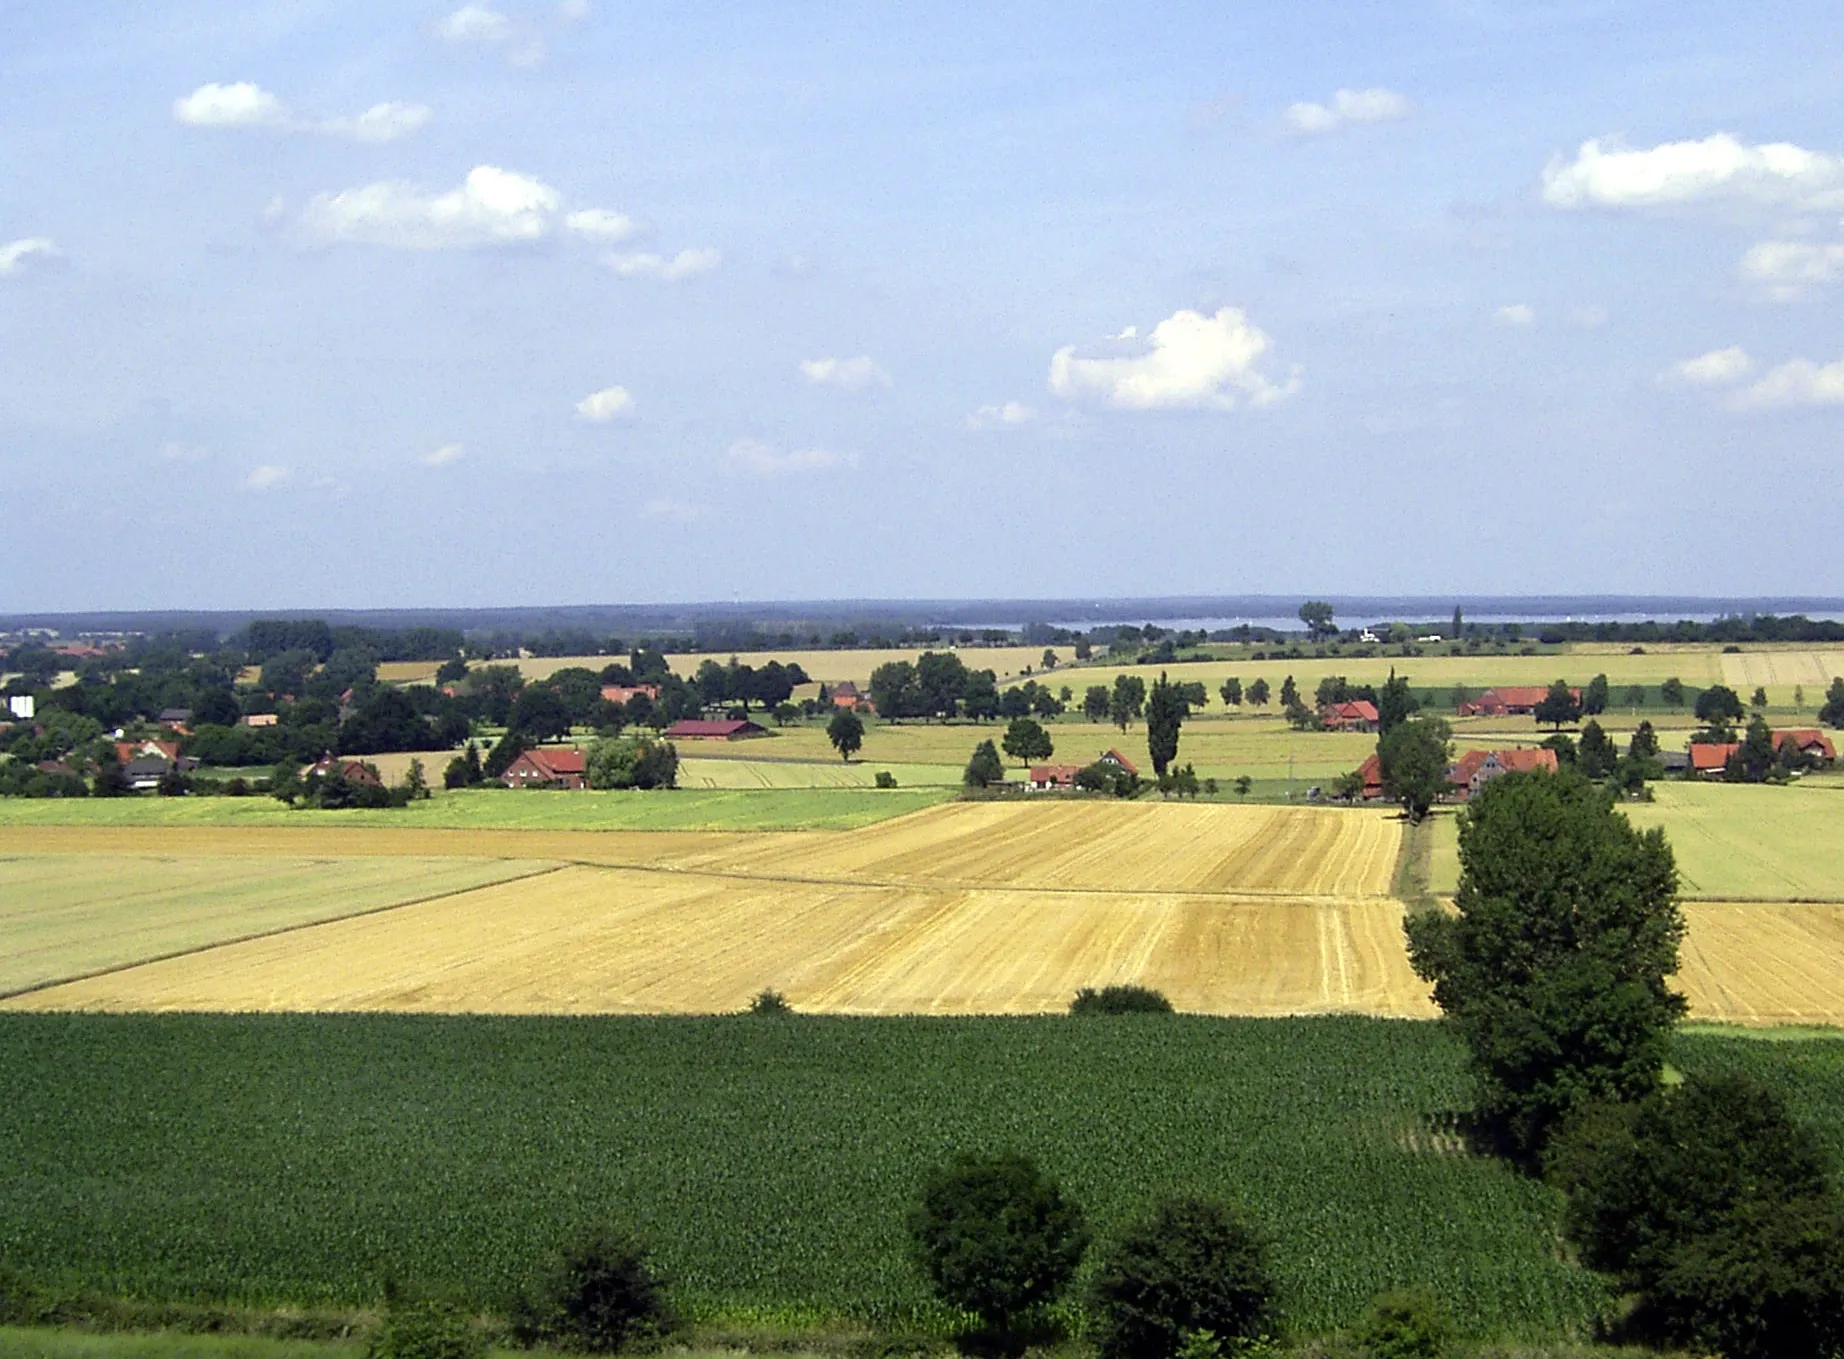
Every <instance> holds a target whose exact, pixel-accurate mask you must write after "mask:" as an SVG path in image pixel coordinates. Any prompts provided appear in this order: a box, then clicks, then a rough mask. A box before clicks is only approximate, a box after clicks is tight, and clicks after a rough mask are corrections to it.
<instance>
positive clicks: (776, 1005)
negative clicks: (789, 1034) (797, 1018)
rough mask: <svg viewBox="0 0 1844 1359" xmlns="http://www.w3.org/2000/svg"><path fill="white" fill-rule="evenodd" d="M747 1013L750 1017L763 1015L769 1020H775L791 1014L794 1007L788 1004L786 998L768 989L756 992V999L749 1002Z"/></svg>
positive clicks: (772, 989)
mask: <svg viewBox="0 0 1844 1359" xmlns="http://www.w3.org/2000/svg"><path fill="white" fill-rule="evenodd" d="M749 1013H750V1014H752V1015H764V1016H767V1017H769V1018H776V1017H778V1016H781V1015H791V1014H793V1013H794V1007H793V1006H792V1005H789V1004H788V998H787V997H786V996H784V995H782V994H781V993H780V992H779V991H777V990H775V989H774V988H772V987H770V988H767V989H764V990H762V991H760V992H758V993H757V994H756V998H755V999H754V1000H752V1001H750V1002H749Z"/></svg>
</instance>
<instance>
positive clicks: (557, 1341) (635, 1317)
mask: <svg viewBox="0 0 1844 1359" xmlns="http://www.w3.org/2000/svg"><path fill="white" fill-rule="evenodd" d="M674 1324H675V1322H674V1318H673V1314H672V1308H671V1305H670V1304H669V1303H668V1301H667V1298H666V1289H665V1285H664V1284H663V1283H662V1282H661V1280H660V1279H659V1276H658V1275H656V1274H655V1273H654V1272H653V1269H652V1266H651V1265H649V1264H648V1262H647V1248H646V1246H645V1245H644V1244H643V1243H642V1242H641V1241H640V1240H639V1239H637V1238H635V1237H633V1236H629V1235H627V1234H626V1233H624V1232H617V1231H606V1230H604V1231H599V1232H594V1233H591V1234H589V1235H587V1236H584V1237H581V1238H579V1239H577V1240H575V1241H573V1242H570V1243H569V1244H567V1245H565V1246H564V1247H563V1249H562V1250H561V1251H559V1252H558V1254H557V1256H556V1257H555V1258H554V1259H553V1260H552V1261H551V1262H550V1263H549V1265H548V1266H547V1267H546V1268H545V1269H544V1271H543V1272H542V1273H541V1274H540V1276H539V1278H538V1280H537V1282H536V1283H535V1285H534V1286H533V1287H532V1289H531V1290H530V1291H529V1292H528V1293H527V1294H526V1295H525V1296H524V1297H523V1298H522V1299H521V1300H520V1302H519V1305H518V1307H517V1309H516V1312H515V1315H514V1318H513V1331H514V1334H515V1335H516V1336H517V1337H518V1338H519V1339H520V1340H521V1341H523V1342H524V1343H526V1344H534V1343H542V1344H547V1345H555V1346H557V1347H558V1348H560V1349H567V1350H576V1351H579V1352H582V1353H586V1354H614V1353H617V1352H618V1351H620V1350H623V1349H625V1348H627V1347H628V1346H629V1345H633V1344H638V1343H644V1342H647V1341H652V1340H657V1339H659V1338H660V1337H661V1336H664V1335H666V1334H668V1333H669V1332H670V1331H671V1330H672V1328H673V1326H674Z"/></svg>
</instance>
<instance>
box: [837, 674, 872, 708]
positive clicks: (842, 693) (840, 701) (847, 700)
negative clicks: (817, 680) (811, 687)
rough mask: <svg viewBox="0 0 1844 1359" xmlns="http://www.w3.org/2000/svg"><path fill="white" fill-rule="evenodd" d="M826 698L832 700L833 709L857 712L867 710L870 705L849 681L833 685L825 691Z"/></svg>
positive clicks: (841, 681)
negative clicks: (862, 709)
mask: <svg viewBox="0 0 1844 1359" xmlns="http://www.w3.org/2000/svg"><path fill="white" fill-rule="evenodd" d="M827 697H829V698H830V699H831V700H832V706H833V707H835V708H849V709H851V710H852V711H853V712H856V711H858V709H860V708H868V707H869V706H870V704H871V701H870V700H869V699H868V698H866V697H865V696H864V694H863V693H862V692H861V691H860V690H859V688H858V686H857V685H856V684H853V683H852V682H851V681H850V680H840V681H839V682H838V683H837V684H835V685H833V686H832V687H831V688H830V689H828V690H827Z"/></svg>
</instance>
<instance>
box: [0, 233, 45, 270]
mask: <svg viewBox="0 0 1844 1359" xmlns="http://www.w3.org/2000/svg"><path fill="white" fill-rule="evenodd" d="M59 254H60V252H59V250H58V247H57V246H56V245H55V244H53V243H52V240H51V238H50V237H49V236H27V237H25V238H24V239H23V240H17V241H9V242H8V243H7V244H5V245H0V278H5V277H6V276H7V275H8V274H16V273H18V272H19V271H20V270H21V269H23V268H24V267H25V264H26V261H27V260H29V259H32V258H33V257H34V256H37V257H39V258H42V259H57V258H58V256H59Z"/></svg>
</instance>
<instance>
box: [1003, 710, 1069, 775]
mask: <svg viewBox="0 0 1844 1359" xmlns="http://www.w3.org/2000/svg"><path fill="white" fill-rule="evenodd" d="M1001 745H1002V746H1003V747H1004V749H1005V753H1006V754H1007V755H1010V756H1011V757H1012V758H1013V759H1014V760H1021V761H1023V762H1025V763H1027V764H1028V763H1030V762H1031V761H1032V760H1047V759H1049V758H1050V756H1051V755H1052V754H1053V753H1055V750H1056V747H1055V746H1054V745H1053V744H1052V743H1051V740H1050V733H1049V732H1047V731H1045V730H1044V729H1043V727H1042V726H1040V725H1039V724H1038V723H1037V721H1036V720H1035V719H1033V718H1029V717H1014V718H1013V719H1012V721H1011V724H1010V725H1009V726H1007V727H1006V729H1005V739H1004V740H1003V741H1002V742H1001Z"/></svg>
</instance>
